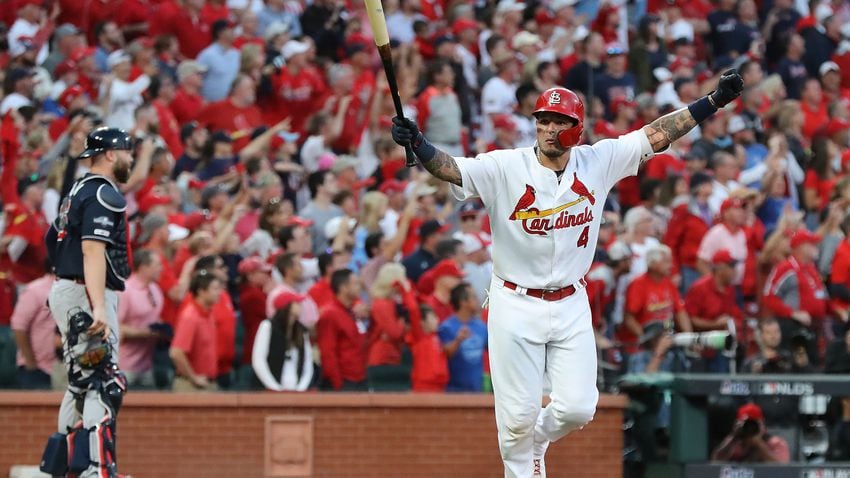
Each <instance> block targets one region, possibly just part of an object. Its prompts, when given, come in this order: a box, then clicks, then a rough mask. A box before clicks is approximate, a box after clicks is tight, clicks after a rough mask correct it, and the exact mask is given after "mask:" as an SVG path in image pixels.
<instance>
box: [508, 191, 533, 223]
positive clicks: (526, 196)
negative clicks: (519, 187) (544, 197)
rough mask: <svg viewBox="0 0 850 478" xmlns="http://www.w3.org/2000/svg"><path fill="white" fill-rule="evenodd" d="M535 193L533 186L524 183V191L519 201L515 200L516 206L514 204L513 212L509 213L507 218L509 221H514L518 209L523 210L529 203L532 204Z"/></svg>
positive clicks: (529, 205)
mask: <svg viewBox="0 0 850 478" xmlns="http://www.w3.org/2000/svg"><path fill="white" fill-rule="evenodd" d="M535 194H536V191H535V190H534V187H533V186H531V185H529V184H526V185H525V193H523V195H522V197H520V198H519V201H517V203H516V206H514V212H512V213H511V215H510V217H508V219H510V220H511V221H515V220H516V213H518V212H520V211H524V210H526V209H528V208H529V207H531V205H532V204H534V200H535V197H534V195H535Z"/></svg>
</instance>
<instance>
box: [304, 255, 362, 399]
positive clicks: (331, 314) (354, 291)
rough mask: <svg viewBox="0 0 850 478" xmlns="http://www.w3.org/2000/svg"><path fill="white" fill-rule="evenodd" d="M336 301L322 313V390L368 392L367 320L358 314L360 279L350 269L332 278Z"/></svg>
mask: <svg viewBox="0 0 850 478" xmlns="http://www.w3.org/2000/svg"><path fill="white" fill-rule="evenodd" d="M331 288H332V289H333V291H334V296H335V300H334V301H333V302H332V303H331V304H329V305H327V306H326V307H325V308H324V309H322V311H321V315H320V316H319V323H318V326H317V331H316V333H317V338H318V341H319V350H320V352H321V359H322V388H323V389H326V390H337V391H340V390H342V391H365V390H366V386H367V384H366V354H367V344H366V332H367V330H368V324H367V317H366V316H363V314H362V311H356V309H358V308H357V307H355V302H356V301H357V300H358V298H359V297H360V291H361V285H360V279H359V278H358V277H357V276H356V275H354V273H353V272H351V270H350V269H340V270H337V271H336V272H334V273H333V275H332V276H331Z"/></svg>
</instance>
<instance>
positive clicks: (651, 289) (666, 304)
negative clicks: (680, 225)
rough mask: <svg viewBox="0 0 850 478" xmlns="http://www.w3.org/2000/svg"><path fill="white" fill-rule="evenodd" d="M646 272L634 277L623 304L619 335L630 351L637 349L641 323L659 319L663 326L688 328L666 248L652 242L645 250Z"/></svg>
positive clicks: (668, 250)
mask: <svg viewBox="0 0 850 478" xmlns="http://www.w3.org/2000/svg"><path fill="white" fill-rule="evenodd" d="M646 266H647V272H646V273H645V274H643V275H641V276H639V277H637V278H636V279H635V280H634V281H632V283H631V284H629V286H628V290H627V291H626V307H625V316H624V318H623V323H622V324H621V325H620V332H619V334H618V335H619V338H620V341H621V342H623V343H624V344H625V345H626V348H627V350H628V351H630V352H635V351H636V350H637V343H638V339H639V338H640V337H641V336H642V335H643V333H644V326H645V325H646V324H648V323H649V322H652V321H660V322H661V323H663V324H664V327H665V329H667V330H674V329H675V330H678V331H679V332H690V331H692V326H691V322H690V320H689V318H688V313H687V312H686V311H685V304H684V302H683V301H682V298H681V296H680V295H679V291H678V290H677V288H676V285H675V284H674V283H673V281H672V280H671V279H670V274H671V272H672V269H673V261H672V255H671V253H670V248H668V247H667V246H663V245H658V246H655V247H653V248H651V249H649V251H647V253H646Z"/></svg>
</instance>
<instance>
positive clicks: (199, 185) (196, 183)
mask: <svg viewBox="0 0 850 478" xmlns="http://www.w3.org/2000/svg"><path fill="white" fill-rule="evenodd" d="M187 186H189V189H204V188H205V187H207V182H206V181H201V180H200V179H197V178H192V179H190V180H189V183H188V184H187Z"/></svg>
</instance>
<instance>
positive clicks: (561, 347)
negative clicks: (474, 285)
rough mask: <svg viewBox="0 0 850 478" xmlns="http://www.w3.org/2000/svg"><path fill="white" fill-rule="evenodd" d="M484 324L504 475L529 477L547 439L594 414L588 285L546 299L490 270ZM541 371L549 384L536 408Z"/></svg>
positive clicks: (596, 395)
mask: <svg viewBox="0 0 850 478" xmlns="http://www.w3.org/2000/svg"><path fill="white" fill-rule="evenodd" d="M489 303H490V315H489V319H488V324H487V332H488V335H489V337H488V342H489V347H490V375H491V378H492V380H493V393H494V396H495V403H496V426H497V427H498V434H499V450H500V451H501V455H502V461H503V462H504V464H505V478H528V477H531V476H532V471H533V460H534V459H542V458H543V455H544V454H545V452H546V448H547V447H548V446H549V442H552V441H555V440H558V439H559V438H561V437H563V436H565V435H566V434H568V433H570V432H571V431H573V430H575V429H578V428H581V427H583V426H584V425H586V424H587V423H588V422H589V421H590V420H592V419H593V414H594V412H595V411H596V403H597V401H598V400H599V392H598V390H597V389H596V342H595V340H594V336H593V329H592V325H591V316H590V305H589V303H588V299H587V292H586V291H585V290H584V288H581V289H579V290H578V291H576V292H575V293H574V294H573V295H571V296H569V297H567V298H565V299H561V300H559V301H556V302H549V301H545V300H542V299H538V298H535V297H530V296H527V295H524V294H520V293H519V292H517V291H514V290H511V289H508V288H506V287H504V285H503V281H502V280H501V279H499V278H496V277H494V278H493V281H492V282H491V286H490V301H489ZM544 373H546V374H547V375H548V378H549V380H550V382H551V385H552V392H551V393H550V400H551V401H550V402H549V404H548V405H547V406H546V407H545V408H542V410H541V405H542V400H543V380H544Z"/></svg>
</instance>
